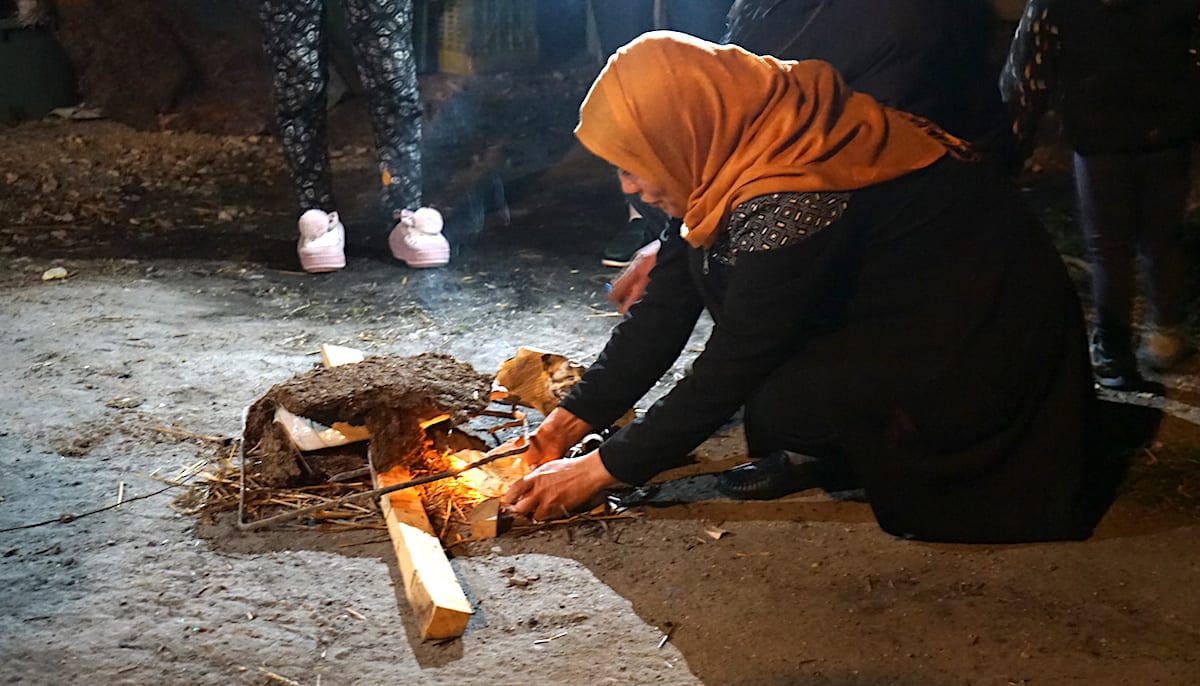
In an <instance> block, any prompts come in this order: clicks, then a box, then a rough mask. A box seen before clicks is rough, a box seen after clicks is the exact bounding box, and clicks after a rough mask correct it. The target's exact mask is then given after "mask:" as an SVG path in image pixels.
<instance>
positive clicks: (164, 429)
mask: <svg viewBox="0 0 1200 686" xmlns="http://www.w3.org/2000/svg"><path fill="white" fill-rule="evenodd" d="M149 429H150V430H151V431H157V432H159V433H163V434H170V435H172V436H179V437H180V438H194V439H196V440H198V441H209V442H210V443H224V442H225V441H228V440H230V438H229V437H228V436H205V435H203V434H194V433H192V432H191V431H184V430H183V429H175V428H172V427H169V426H151V427H149Z"/></svg>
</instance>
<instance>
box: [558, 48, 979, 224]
mask: <svg viewBox="0 0 1200 686" xmlns="http://www.w3.org/2000/svg"><path fill="white" fill-rule="evenodd" d="M915 121H916V120H915V118H913V117H912V116H911V115H907V114H905V113H903V112H898V111H896V110H892V109H889V108H886V107H883V106H882V105H880V104H879V103H877V102H876V101H875V100H873V99H872V98H870V97H869V96H867V95H864V94H861V93H856V92H854V91H852V90H850V89H849V88H848V87H847V86H846V84H845V82H843V81H842V78H841V76H840V75H839V74H838V73H837V72H836V71H835V70H834V69H833V68H832V67H831V66H829V65H828V64H826V63H825V62H818V61H816V60H807V61H803V62H793V61H785V60H779V59H776V58H774V57H760V56H758V55H754V54H752V53H749V52H747V51H746V50H744V49H742V48H740V47H737V46H734V45H716V44H714V43H709V42H708V41H705V40H701V39H699V38H695V37H692V36H689V35H687V34H682V33H675V32H673V31H654V32H650V33H647V34H643V35H642V36H641V37H639V38H637V39H635V40H634V41H633V42H631V43H629V44H628V45H626V46H624V47H622V48H621V49H619V50H617V52H616V54H614V55H613V56H612V57H611V58H609V60H608V64H607V65H606V66H605V67H604V70H603V71H601V72H600V76H598V77H597V78H596V81H595V83H593V84H592V88H591V90H590V91H589V92H588V95H587V97H586V98H585V99H584V101H583V105H582V106H581V107H580V110H579V125H578V126H577V127H576V128H575V135H576V136H577V137H578V138H579V141H580V142H581V143H583V145H584V146H585V147H587V149H588V150H590V151H592V152H593V153H594V154H596V155H597V156H599V157H600V158H602V159H604V160H606V161H607V162H609V163H611V164H613V165H616V166H617V167H619V168H621V169H624V170H626V171H629V172H631V173H633V174H635V175H637V176H640V177H642V178H644V179H648V180H653V181H655V182H657V183H660V184H663V185H664V186H665V188H666V192H667V193H668V194H670V195H671V197H672V198H673V199H676V200H678V201H680V202H685V203H686V207H687V211H686V212H685V214H684V216H683V221H684V225H685V226H686V227H687V230H686V233H685V234H684V237H685V238H686V239H687V240H688V242H689V243H691V244H692V245H695V246H711V245H712V243H713V241H715V240H716V238H717V233H718V231H719V230H720V229H721V228H722V227H723V226H724V224H725V221H726V218H727V217H728V216H729V213H730V211H731V210H732V208H733V207H736V206H737V205H738V204H739V203H742V202H745V201H747V200H750V199H751V198H754V197H757V196H760V195H767V194H770V193H777V192H784V191H796V192H804V191H846V190H854V189H857V188H864V187H866V186H870V185H872V184H876V183H880V182H883V181H887V180H889V179H894V178H896V177H899V176H902V175H904V174H906V173H908V172H911V171H914V170H917V169H922V168H924V167H927V166H929V165H930V164H933V163H934V162H935V161H937V160H938V159H939V158H941V157H942V156H943V155H944V154H946V152H947V149H948V147H947V146H948V145H949V146H952V147H953V146H955V145H956V144H959V142H958V141H956V140H954V139H953V138H952V137H949V136H948V135H946V134H944V133H941V132H940V131H937V130H936V129H933V130H932V131H927V128H932V127H931V126H929V127H925V128H923V127H921V126H918V124H917V123H915ZM938 134H940V137H944V138H945V139H946V140H947V141H948V143H945V144H944V143H943V142H941V141H940V140H939V137H938Z"/></svg>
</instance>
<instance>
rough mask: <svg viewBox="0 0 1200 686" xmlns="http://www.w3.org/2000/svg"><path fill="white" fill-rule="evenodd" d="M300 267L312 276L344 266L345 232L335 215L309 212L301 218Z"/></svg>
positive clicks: (297, 248)
mask: <svg viewBox="0 0 1200 686" xmlns="http://www.w3.org/2000/svg"><path fill="white" fill-rule="evenodd" d="M299 225H300V242H299V244H298V245H297V246H296V252H297V253H299V254H300V266H301V267H304V271H306V272H311V273H318V272H332V271H337V270H338V269H341V268H342V267H345V266H346V229H345V227H343V226H342V222H340V221H338V215H337V212H330V213H328V214H326V213H325V212H323V211H321V210H309V211H307V212H305V213H304V214H302V215H300V222H299Z"/></svg>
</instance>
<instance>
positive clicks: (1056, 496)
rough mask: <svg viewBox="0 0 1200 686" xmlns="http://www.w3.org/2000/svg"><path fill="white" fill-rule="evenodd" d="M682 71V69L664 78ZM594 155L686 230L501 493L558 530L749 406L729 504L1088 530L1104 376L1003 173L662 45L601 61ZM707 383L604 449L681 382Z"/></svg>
mask: <svg viewBox="0 0 1200 686" xmlns="http://www.w3.org/2000/svg"><path fill="white" fill-rule="evenodd" d="M668 74H669V75H670V78H666V76H667V75H668ZM575 132H576V136H577V137H578V138H579V140H580V142H581V143H582V144H583V145H584V146H585V147H586V148H588V149H589V150H590V151H592V152H593V153H594V154H596V155H597V156H599V157H601V158H602V159H604V160H605V161H606V162H609V163H610V164H612V165H613V166H614V167H616V168H617V169H619V170H621V172H620V173H621V174H622V175H623V176H624V177H625V178H626V180H627V181H628V182H629V183H630V184H632V185H634V186H636V187H637V189H638V191H639V194H640V195H641V197H642V200H644V201H645V202H647V203H649V204H651V205H654V206H657V207H659V208H660V209H662V210H664V211H665V212H666V213H667V214H670V215H674V216H680V217H682V218H683V223H684V227H685V228H683V229H681V234H682V238H683V242H684V243H685V244H684V245H683V246H682V247H681V248H680V249H678V250H676V249H671V250H668V249H667V247H666V246H664V249H663V253H662V254H661V255H660V260H659V263H658V265H657V266H656V267H655V272H654V278H653V279H652V280H651V281H650V285H649V287H648V288H647V290H646V293H645V296H644V297H643V298H642V299H641V300H640V301H639V302H638V303H636V304H634V305H633V306H632V307H631V308H630V310H629V313H628V315H627V316H626V317H625V318H624V319H623V320H622V321H621V323H620V324H618V325H617V327H616V328H615V329H614V331H613V334H612V337H611V339H610V340H609V342H608V344H607V345H606V346H605V348H604V351H603V352H602V353H601V355H600V357H599V359H598V360H597V361H596V362H595V364H593V365H592V366H591V368H590V369H589V370H588V371H587V373H586V374H585V375H584V376H583V378H582V380H581V381H580V382H579V383H578V384H577V385H576V386H575V387H574V388H573V390H572V391H571V393H570V394H569V395H568V396H567V397H566V398H565V399H564V400H563V402H562V404H561V405H560V406H559V407H557V408H555V409H554V410H553V411H551V412H550V414H549V415H547V417H546V419H545V421H544V422H543V423H542V425H541V426H540V427H539V428H538V429H537V431H536V432H535V433H534V434H533V435H532V436H531V437H530V439H529V442H530V446H529V452H528V453H527V454H526V457H525V458H523V459H525V460H526V462H527V464H530V465H532V466H538V465H541V466H540V467H537V469H535V470H534V471H532V472H531V473H529V474H528V475H526V476H525V477H524V478H523V479H521V480H519V481H517V482H516V483H515V484H514V485H513V486H512V487H511V488H510V490H509V491H508V493H507V494H506V495H505V498H506V502H507V503H508V504H509V506H510V507H511V508H512V509H513V510H515V511H516V512H519V513H523V514H527V515H532V516H533V517H535V518H539V519H543V518H547V517H552V516H560V515H562V514H563V513H564V512H567V511H569V510H570V509H572V508H574V507H577V506H579V505H580V504H582V503H584V502H585V501H586V500H587V499H588V498H590V497H591V496H592V495H593V494H595V493H596V492H597V491H598V490H600V489H603V488H606V487H609V486H612V485H615V484H617V483H621V482H624V483H628V484H640V483H643V482H645V481H646V480H648V479H649V478H651V477H652V476H654V475H655V474H657V473H658V472H660V471H662V470H664V469H666V468H668V467H671V466H674V465H675V464H677V463H678V461H679V460H681V459H682V458H683V457H684V456H686V455H687V454H688V453H689V452H690V451H691V450H692V449H693V448H695V447H696V446H697V445H699V444H700V443H701V442H703V441H704V440H705V439H706V438H707V437H708V436H709V435H710V434H711V433H712V432H713V431H714V430H716V429H717V428H719V427H720V426H721V425H722V424H723V423H724V422H725V421H726V420H727V419H728V417H730V416H731V415H732V414H733V413H734V411H735V410H737V409H738V408H739V407H744V408H745V415H744V421H745V426H746V441H747V449H748V452H749V455H750V457H751V458H752V462H750V463H749V464H748V465H744V466H743V467H739V468H736V469H735V470H731V471H730V472H726V473H725V474H723V475H722V477H721V485H722V488H723V489H724V490H725V491H726V492H727V493H729V494H731V495H733V496H734V497H740V498H773V497H777V496H779V495H782V494H785V493H788V492H792V491H796V490H801V489H804V488H809V487H813V486H817V485H820V484H821V482H822V479H824V478H825V477H826V476H827V475H836V474H844V473H846V472H850V473H851V474H852V475H853V476H855V477H857V479H858V480H859V481H860V482H861V484H862V485H863V487H864V488H865V490H866V493H867V497H868V499H869V500H870V503H871V506H872V508H873V509H874V511H875V514H876V517H877V519H878V521H879V524H880V526H881V527H882V528H883V529H885V530H887V531H889V532H891V533H893V534H896V535H900V536H911V537H915V538H920V539H926V540H940V541H964V542H967V541H971V542H984V541H990V542H1001V541H1034V540H1054V539H1071V538H1079V537H1084V536H1086V535H1088V532H1089V531H1090V524H1089V521H1088V514H1087V507H1086V497H1085V491H1086V479H1087V477H1088V474H1089V464H1088V462H1089V460H1088V458H1087V451H1086V450H1085V443H1084V442H1085V429H1086V427H1087V424H1088V421H1089V419H1088V418H1089V413H1090V408H1091V402H1092V386H1091V382H1090V379H1089V371H1088V362H1087V349H1086V339H1085V335H1084V326H1083V317H1082V311H1081V309H1080V307H1079V301H1078V298H1077V297H1076V294H1075V291H1074V288H1073V286H1072V284H1071V281H1070V279H1069V278H1068V276H1067V273H1066V270H1065V268H1064V266H1063V263H1062V260H1061V259H1059V256H1058V253H1057V252H1056V251H1055V249H1054V246H1053V245H1052V244H1051V243H1050V241H1049V238H1048V237H1047V235H1046V233H1045V231H1043V230H1042V227H1041V226H1040V225H1039V224H1038V222H1037V220H1036V219H1035V218H1034V217H1033V216H1032V215H1031V214H1030V213H1029V212H1028V210H1027V209H1026V208H1025V206H1024V203H1023V202H1022V200H1021V198H1020V197H1019V196H1018V195H1017V193H1016V190H1015V189H1014V188H1013V187H1012V185H1011V184H1010V183H1008V182H1007V179H1004V178H1003V177H1002V176H1001V175H999V174H998V173H997V172H996V171H995V170H994V169H992V168H990V167H988V166H987V165H983V164H979V163H968V162H965V161H962V160H961V159H960V158H959V156H960V154H961V152H962V150H963V146H962V144H961V142H960V141H957V140H956V139H954V138H953V137H951V136H949V135H948V134H946V133H945V132H943V131H941V130H940V129H938V128H937V127H934V126H932V125H930V124H929V123H928V122H927V121H925V120H921V119H918V118H915V117H913V116H912V115H908V114H906V113H903V112H900V111H897V110H893V109H889V108H886V107H883V106H881V105H880V104H879V103H877V102H876V101H875V100H873V99H872V98H870V97H869V96H867V95H864V94H861V93H856V92H854V91H851V90H850V89H849V88H847V87H846V85H845V83H844V82H843V81H842V79H841V78H840V77H839V76H838V74H837V72H836V71H834V70H833V69H832V68H831V67H830V66H829V65H828V64H827V63H825V62H819V61H804V62H790V61H782V60H778V59H775V58H772V57H760V56H757V55H754V54H752V53H749V52H747V51H745V50H743V49H742V48H740V47H737V46H732V45H729V46H720V45H715V44H712V43H708V42H705V41H702V40H699V39H695V38H691V37H688V36H685V35H683V34H677V33H671V32H655V33H650V34H646V35H644V36H643V37H641V38H639V39H637V40H635V41H633V42H632V43H630V44H629V45H627V46H625V47H624V48H622V49H621V50H618V51H617V53H616V54H615V55H614V56H613V57H612V58H610V60H609V62H608V65H607V66H606V67H605V69H604V70H603V71H602V72H601V74H600V76H599V77H598V78H597V79H596V81H595V83H594V84H593V85H592V88H591V90H590V92H589V93H588V95H587V98H586V99H585V100H584V102H583V105H582V107H581V108H580V119H579V125H578V127H577V128H576V130H575ZM704 309H707V310H708V311H709V312H710V314H711V315H712V319H713V322H714V323H713V328H712V333H711V335H710V336H709V338H708V340H707V342H706V343H705V346H704V350H703V352H701V353H700V355H699V356H698V357H697V358H696V359H695V361H694V363H693V365H692V370H691V373H690V374H689V375H688V376H687V377H686V378H684V379H683V380H681V381H679V382H678V383H676V384H675V385H674V387H673V388H672V389H671V390H670V391H669V392H668V393H667V394H666V395H664V396H663V397H662V398H661V399H660V400H659V401H657V402H656V403H654V405H653V406H651V407H650V408H649V410H648V411H647V412H646V413H645V414H644V415H643V416H641V417H639V418H638V419H636V420H634V421H633V422H632V423H630V424H627V425H626V426H624V427H623V428H621V429H620V430H619V431H618V432H617V433H615V434H614V435H613V436H612V437H611V438H609V439H608V440H607V441H605V442H604V443H603V444H602V445H601V446H600V447H599V449H598V450H595V451H593V452H590V453H587V454H585V455H583V456H581V457H578V458H573V459H557V458H560V457H561V456H562V455H564V454H566V452H567V451H568V450H569V449H570V447H571V446H572V445H574V444H575V443H576V442H578V441H579V440H580V439H582V438H583V437H584V436H585V435H587V434H588V433H591V432H593V431H595V430H596V429H598V428H604V427H607V426H609V425H610V424H611V423H612V422H613V421H614V420H615V419H617V418H618V417H620V416H621V415H622V414H623V413H624V412H625V411H626V410H627V409H628V408H629V407H630V406H631V405H632V404H633V403H635V402H637V400H638V399H639V398H641V397H642V395H643V394H644V393H645V392H646V391H647V390H648V389H649V388H650V387H651V386H652V385H653V384H654V383H655V382H656V381H657V380H658V379H659V378H661V376H662V375H663V373H664V372H665V371H666V370H667V369H669V368H670V366H671V365H672V363H673V362H674V361H675V359H676V358H677V357H678V355H679V354H680V353H681V352H682V351H683V349H684V347H685V346H686V344H687V341H688V339H689V337H690V335H691V333H692V330H693V328H694V326H695V324H696V322H697V320H698V318H699V316H700V314H701V311H702V310H704Z"/></svg>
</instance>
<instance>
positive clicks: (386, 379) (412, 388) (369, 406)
mask: <svg viewBox="0 0 1200 686" xmlns="http://www.w3.org/2000/svg"><path fill="white" fill-rule="evenodd" d="M491 384H492V380H491V377H489V376H485V375H483V374H480V373H479V372H477V371H475V369H474V368H473V367H472V366H471V365H469V364H467V363H465V362H459V361H458V360H455V359H454V358H453V357H451V356H450V355H445V354H441V353H422V354H420V355H416V356H413V357H395V356H389V355H372V356H370V357H367V358H366V359H364V360H363V361H362V362H359V363H357V364H348V365H342V366H338V367H332V368H318V369H313V370H312V371H308V372H304V373H302V374H297V375H296V376H294V377H292V378H291V379H289V380H288V381H285V382H283V383H280V384H276V385H275V386H273V387H272V388H271V390H269V391H267V393H266V394H265V395H263V397H261V398H259V399H258V400H256V401H255V402H254V403H253V404H252V405H251V406H250V408H249V409H248V410H247V412H246V423H245V428H244V430H243V433H242V438H243V442H242V445H243V446H244V447H243V450H244V451H245V452H244V457H245V469H246V470H247V471H248V472H253V473H255V475H256V477H257V478H258V479H259V480H260V482H261V483H263V484H264V485H266V486H269V487H273V488H282V487H288V486H295V485H297V484H299V483H302V482H303V481H304V480H305V478H306V476H307V475H306V469H305V464H304V460H303V459H302V457H301V455H300V452H299V451H298V450H297V449H296V448H295V446H293V445H292V443H291V441H290V440H289V439H288V437H287V434H286V433H285V432H284V431H283V430H282V428H281V427H279V426H278V425H277V424H276V423H275V409H276V407H283V408H285V409H287V410H288V411H289V412H291V413H293V414H296V415H300V416H303V417H307V418H309V419H313V420H315V421H318V422H321V423H322V424H327V425H328V424H333V423H334V422H349V423H351V424H360V425H364V426H366V427H367V429H368V430H369V431H370V432H371V454H372V459H373V460H375V462H376V464H375V465H374V466H375V469H376V470H380V471H383V470H387V469H390V468H391V467H393V466H396V465H404V466H410V467H420V466H423V465H419V464H414V462H415V461H417V460H419V459H422V453H423V449H424V447H425V444H426V435H425V431H424V430H423V429H422V428H421V425H420V423H421V422H422V421H423V420H426V419H430V418H433V417H436V416H438V415H442V414H447V415H449V416H450V421H451V422H453V423H455V424H457V423H461V422H463V421H466V420H467V419H469V418H470V417H471V416H472V415H475V414H478V413H479V412H480V411H481V410H482V409H483V408H484V407H485V406H486V405H487V403H488V393H489V391H490V389H491Z"/></svg>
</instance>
